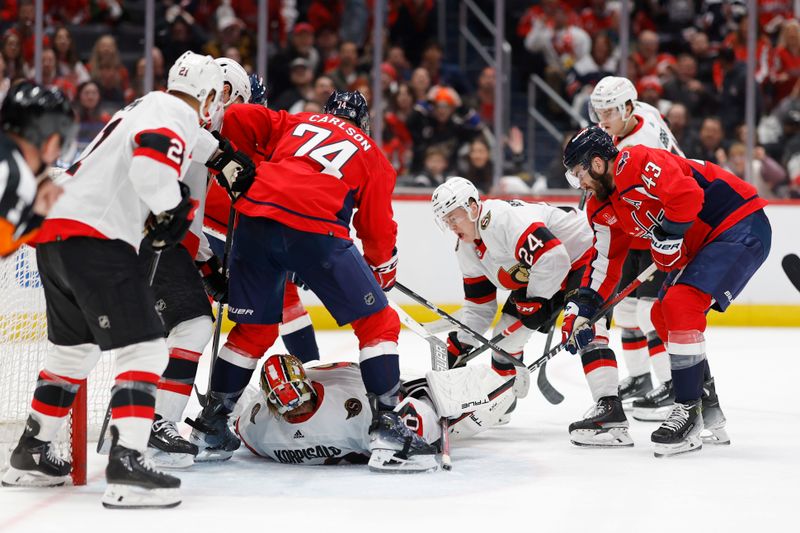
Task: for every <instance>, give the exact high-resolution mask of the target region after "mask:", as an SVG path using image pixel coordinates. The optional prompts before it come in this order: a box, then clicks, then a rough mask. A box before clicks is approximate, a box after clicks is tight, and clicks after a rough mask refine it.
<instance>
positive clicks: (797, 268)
mask: <svg viewBox="0 0 800 533" xmlns="http://www.w3.org/2000/svg"><path fill="white" fill-rule="evenodd" d="M781 266H782V267H783V271H784V272H786V276H787V277H788V278H789V281H791V282H792V285H794V288H795V289H797V290H798V291H800V257H798V256H797V254H788V255H785V256H783V259H782V260H781Z"/></svg>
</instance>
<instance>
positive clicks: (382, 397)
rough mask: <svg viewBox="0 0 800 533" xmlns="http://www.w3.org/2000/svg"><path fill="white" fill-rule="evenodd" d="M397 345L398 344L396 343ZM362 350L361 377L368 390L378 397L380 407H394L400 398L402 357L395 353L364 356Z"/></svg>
mask: <svg viewBox="0 0 800 533" xmlns="http://www.w3.org/2000/svg"><path fill="white" fill-rule="evenodd" d="M395 346H397V345H395ZM368 350H369V348H367V349H364V350H361V354H362V355H361V379H363V380H364V387H366V389H367V392H369V393H372V394H375V395H376V396H377V397H378V403H379V407H380V408H390V409H391V408H393V407H394V406H395V405H397V402H398V400H399V398H398V394H397V393H398V391H399V390H400V357H399V356H398V355H397V354H396V353H395V354H381V355H377V356H373V357H369V358H366V359H365V358H364V352H365V351H366V352H368Z"/></svg>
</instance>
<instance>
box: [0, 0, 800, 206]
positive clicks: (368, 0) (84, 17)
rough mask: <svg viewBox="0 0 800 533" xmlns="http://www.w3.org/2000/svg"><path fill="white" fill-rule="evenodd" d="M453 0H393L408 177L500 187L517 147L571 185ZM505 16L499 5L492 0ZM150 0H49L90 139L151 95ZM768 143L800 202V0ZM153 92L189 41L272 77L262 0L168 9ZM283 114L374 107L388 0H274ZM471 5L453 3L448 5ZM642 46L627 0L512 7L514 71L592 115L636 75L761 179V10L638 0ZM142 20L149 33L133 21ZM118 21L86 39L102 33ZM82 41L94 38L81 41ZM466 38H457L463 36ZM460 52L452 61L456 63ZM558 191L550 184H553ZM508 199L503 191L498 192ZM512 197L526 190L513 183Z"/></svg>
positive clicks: (778, 31) (688, 143) (708, 147)
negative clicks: (346, 94) (466, 46)
mask: <svg viewBox="0 0 800 533" xmlns="http://www.w3.org/2000/svg"><path fill="white" fill-rule="evenodd" d="M438 1H439V0H387V14H386V24H385V30H386V42H385V46H384V52H385V53H384V61H383V63H382V64H381V65H380V68H379V72H380V87H381V90H382V92H383V95H382V99H381V101H382V106H381V108H380V109H372V112H373V114H381V115H382V116H383V120H384V128H383V138H382V139H380V141H382V146H383V149H384V151H385V152H386V154H387V156H388V157H389V159H390V161H391V162H392V164H393V165H394V166H395V168H396V169H397V171H398V174H399V175H400V176H401V177H400V178H399V180H398V185H400V186H412V187H413V186H425V187H434V186H436V185H438V184H439V183H441V182H442V180H443V179H444V178H445V176H448V175H452V174H459V175H462V176H464V177H466V178H468V179H470V180H471V181H473V182H474V183H475V185H476V186H477V187H478V188H479V189H480V190H482V191H484V192H490V190H491V189H492V184H493V174H494V166H493V163H492V157H493V154H494V148H493V147H494V146H495V143H498V142H501V143H503V147H504V151H505V158H504V164H503V173H504V174H505V175H509V176H519V177H520V179H519V180H517V181H515V182H513V184H514V185H521V186H522V187H523V190H531V186H532V185H533V186H534V188H533V190H534V191H541V190H542V189H543V188H544V187H549V188H562V189H563V188H566V187H567V185H566V183H565V180H564V178H563V168H562V167H561V165H560V162H559V160H560V154H558V153H555V151H554V153H553V157H554V161H553V164H552V165H550V167H548V168H542V169H538V168H537V169H535V170H536V172H534V171H532V166H533V165H532V161H530V159H529V158H528V157H527V154H526V153H525V149H524V146H525V142H524V136H523V132H522V130H521V129H520V128H519V127H518V126H523V124H517V125H516V126H512V127H511V128H510V130H509V131H505V132H500V133H499V134H498V133H497V132H494V131H492V129H493V113H494V108H495V71H494V69H493V68H491V67H485V68H482V69H480V68H478V69H471V70H470V72H462V71H461V70H460V69H459V68H458V67H457V66H456V65H454V64H451V63H449V62H448V57H447V54H446V53H445V50H443V48H442V45H441V44H440V43H439V42H437V40H436V39H437V37H438V34H437V15H438V13H439V11H438V9H437V2H438ZM476 3H477V4H478V5H479V6H480V7H482V8H483V10H484V11H485V12H486V13H488V14H489V15H490V16H491V14H492V13H493V8H492V6H493V2H492V1H490V0H476ZM143 4H144V2H143V1H141V0H140V1H133V0H127V1H126V0H45V1H44V8H45V21H44V22H45V33H46V37H45V40H44V43H43V46H44V51H43V56H42V81H43V83H45V84H47V85H51V86H56V87H59V88H60V89H62V90H63V91H64V92H65V93H66V94H68V95H69V96H70V98H72V99H73V102H74V105H75V109H76V112H77V114H78V116H79V119H80V123H81V127H80V141H81V142H83V143H88V142H89V141H90V140H91V139H92V138H93V137H94V135H96V134H97V132H98V131H100V129H102V127H103V125H104V124H105V123H106V122H107V121H108V120H109V118H110V116H111V115H112V114H113V113H114V111H116V110H117V109H119V108H120V107H122V106H124V105H125V104H126V103H128V102H131V101H132V100H134V99H135V98H137V97H139V96H141V95H142V94H143V86H144V69H145V59H144V57H142V55H141V50H142V45H143V38H142V30H141V26H142V25H141V23H140V22H141V21H138V22H137V21H136V20H135V16H134V15H133V13H134V12H137V10H139V11H138V12H139V14H141V10H142V9H143V7H142V6H143ZM758 4H759V13H758V19H759V20H758V25H757V26H758V31H759V34H758V36H757V37H758V38H757V57H756V74H755V79H756V82H757V90H758V98H757V119H758V128H757V132H756V133H757V148H756V150H755V154H754V158H753V160H752V162H751V164H752V172H753V176H754V179H755V180H756V184H757V185H758V187H759V191H760V192H761V193H762V194H764V195H765V196H767V197H789V196H792V197H800V22H798V21H797V20H796V19H794V18H793V16H794V11H793V7H794V6H793V1H792V0H758ZM156 5H157V16H156V21H157V26H156V46H157V48H156V49H155V50H154V53H153V56H152V59H153V67H154V76H155V80H154V87H155V88H156V89H163V88H164V87H165V86H166V75H167V71H168V69H169V65H171V64H172V63H173V62H174V61H175V59H176V58H177V57H178V56H179V55H180V54H181V53H182V52H183V51H185V50H193V51H195V52H202V53H208V54H211V55H212V56H214V57H220V56H227V57H230V58H233V59H235V60H236V61H239V62H240V63H241V64H242V65H243V66H244V67H245V68H246V69H247V70H248V71H251V72H252V71H254V70H255V60H256V53H257V39H256V35H257V5H258V3H257V2H255V1H251V0H164V1H161V2H156ZM268 6H269V21H270V24H269V31H268V34H269V37H268V56H269V57H268V76H267V80H268V88H269V107H271V108H273V109H283V110H287V111H288V112H291V113H295V112H301V111H308V112H319V111H320V110H321V109H322V105H323V104H324V103H325V101H326V100H327V97H328V95H329V94H330V93H331V92H332V91H333V90H334V89H347V90H353V89H358V90H360V91H362V92H363V93H364V95H365V96H366V98H367V100H368V101H369V102H371V101H372V81H371V78H370V77H371V75H372V72H373V67H372V64H371V62H372V38H371V31H372V17H373V15H374V0H269V2H268ZM453 7H455V4H454V3H453V2H448V8H453ZM631 7H632V9H633V11H632V16H631V19H630V28H631V34H630V36H631V40H630V42H631V48H630V55H629V56H628V57H620V48H619V38H620V36H619V16H620V15H619V9H620V5H619V2H614V1H606V0H572V1H566V0H538V1H536V0H534V1H531V0H507V1H506V12H507V13H506V21H507V24H506V26H507V28H508V31H507V36H506V37H507V39H508V40H509V41H510V42H511V44H512V47H513V50H514V53H513V67H512V81H513V83H514V90H515V91H524V87H525V83H526V82H527V78H528V75H529V74H532V73H535V74H538V75H540V76H541V77H542V78H544V79H545V80H546V81H547V83H549V84H550V85H551V86H553V87H554V88H556V90H557V91H558V92H559V93H560V94H562V95H564V97H565V99H566V100H567V101H568V102H569V103H570V104H571V105H572V106H573V108H574V110H575V111H576V112H577V113H578V114H581V115H584V116H586V117H587V118H588V114H587V104H588V96H589V94H590V93H591V90H592V88H593V87H594V84H596V83H597V81H598V80H599V79H601V78H602V77H604V76H606V75H610V74H615V73H617V72H618V71H619V66H620V62H621V61H624V62H625V63H624V64H625V65H626V67H627V75H628V77H630V78H631V79H632V80H633V81H634V83H635V85H636V87H637V90H638V92H639V98H640V100H642V101H644V102H648V103H651V104H652V105H654V106H656V107H658V109H659V110H661V112H662V114H663V115H664V116H665V117H666V118H667V119H668V121H669V123H670V125H671V128H672V129H673V132H674V133H675V136H676V138H677V139H678V141H679V143H680V145H681V147H682V148H683V150H684V151H685V152H686V155H687V156H688V157H695V158H700V159H707V160H710V161H713V162H717V163H719V164H721V165H724V166H726V167H727V168H729V169H730V170H732V171H733V172H734V173H736V174H737V175H740V176H744V175H745V168H746V165H747V159H746V157H745V155H744V144H743V142H744V140H745V137H746V131H745V127H744V116H745V114H744V107H745V90H744V87H745V81H746V79H747V70H746V65H745V61H746V59H747V48H746V43H747V27H748V26H747V23H748V13H747V10H746V7H745V2H744V0H641V1H637V2H632V3H631ZM33 22H34V2H33V0H7V1H6V2H4V3H3V7H1V8H0V32H2V45H1V46H0V100H1V99H2V98H3V96H4V95H5V93H6V91H7V90H8V87H9V86H10V84H11V83H13V82H14V81H15V80H17V79H22V78H31V77H33V75H34V72H33V55H34V41H33V39H34V37H33ZM126 24H127V27H128V28H130V26H135V25H137V24H138V27H139V29H138V34H137V33H135V32H134V33H132V32H131V31H127V32H126V31H122V29H123V28H124V27H125V26H126ZM87 27H91V28H93V29H95V30H96V28H101V29H104V31H101V32H99V33H98V34H97V36H96V38H94V39H93V41H91V42H89V43H87V42H86V39H85V38H84V36H85V35H86V28H87ZM79 41H80V42H79ZM451 44H452V43H451ZM451 59H452V58H451ZM539 105H540V107H541V109H540V110H541V111H542V112H543V113H545V115H546V116H547V117H548V118H549V119H550V120H551V121H553V122H554V123H555V124H557V125H559V126H560V127H561V128H562V129H563V130H564V131H565V135H569V134H571V131H570V130H574V128H575V127H576V124H575V123H574V122H573V121H572V120H571V119H570V117H569V115H568V114H567V113H565V112H564V111H563V110H562V109H560V108H559V107H557V106H555V105H553V104H552V103H549V102H547V101H546V100H542V101H541V102H540V104H539ZM545 183H546V186H545V185H544V184H545ZM493 192H504V191H497V190H495V191H493ZM513 192H515V193H516V192H521V190H520V189H514V190H513Z"/></svg>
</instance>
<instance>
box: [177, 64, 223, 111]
mask: <svg viewBox="0 0 800 533" xmlns="http://www.w3.org/2000/svg"><path fill="white" fill-rule="evenodd" d="M222 80H223V78H222V69H221V68H220V67H219V65H217V64H216V63H215V62H214V59H213V58H212V57H211V56H203V55H200V54H195V53H194V52H190V51H189V52H184V53H183V55H181V57H179V58H178V59H177V60H176V61H175V64H174V65H172V67H171V68H170V69H169V76H168V78H167V90H168V91H178V92H181V93H184V94H188V95H189V96H192V97H194V98H196V99H197V101H198V102H200V107H199V109H198V111H197V114H198V116H199V117H200V120H201V121H203V122H208V121H209V120H211V117H212V116H214V114H215V112H216V109H217V108H218V107H219V105H220V101H221V100H222ZM211 91H215V94H214V99H213V100H212V102H211V105H210V106H208V108H207V109H203V104H204V103H205V101H206V98H207V97H208V95H209V94H210V93H211Z"/></svg>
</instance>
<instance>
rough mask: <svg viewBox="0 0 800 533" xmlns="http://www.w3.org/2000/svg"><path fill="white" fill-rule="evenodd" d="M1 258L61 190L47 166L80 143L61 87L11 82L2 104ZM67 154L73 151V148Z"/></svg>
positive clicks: (34, 226)
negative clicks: (76, 143)
mask: <svg viewBox="0 0 800 533" xmlns="http://www.w3.org/2000/svg"><path fill="white" fill-rule="evenodd" d="M0 117H2V118H0V120H2V124H1V126H2V133H0V198H1V199H2V200H0V258H2V257H6V256H8V255H10V254H12V253H13V252H14V251H15V250H16V249H17V248H19V247H20V246H21V245H22V244H24V243H25V242H28V241H30V240H31V239H32V238H33V237H34V235H35V234H36V231H37V230H38V229H39V227H40V226H41V224H42V221H43V220H44V217H45V216H46V215H47V213H48V212H49V211H50V209H51V208H52V206H53V204H54V203H55V202H56V200H57V199H58V197H59V196H60V195H61V192H62V190H61V187H59V186H58V185H56V184H55V183H54V182H53V181H52V180H51V179H50V178H49V177H48V176H47V168H48V167H49V166H50V165H52V164H53V163H55V161H56V159H58V157H59V154H60V153H61V152H62V150H63V151H65V152H68V151H70V147H72V149H74V146H75V133H76V132H77V128H78V125H77V122H76V120H75V113H74V112H73V111H72V107H71V106H70V103H69V100H68V99H67V98H66V97H65V96H64V95H63V94H62V93H61V92H60V91H59V90H58V89H47V88H45V87H42V86H41V85H37V84H35V83H32V82H22V83H18V84H16V85H14V86H13V87H11V90H10V91H9V93H8V94H7V95H6V98H5V100H4V101H3V107H2V109H0ZM65 155H67V157H70V156H69V155H68V154H65Z"/></svg>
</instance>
